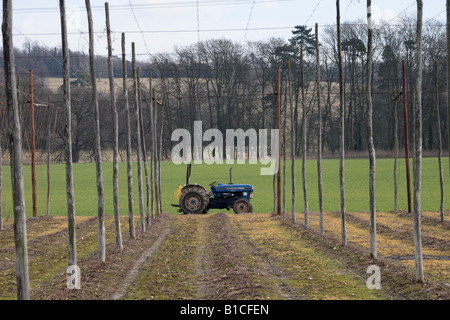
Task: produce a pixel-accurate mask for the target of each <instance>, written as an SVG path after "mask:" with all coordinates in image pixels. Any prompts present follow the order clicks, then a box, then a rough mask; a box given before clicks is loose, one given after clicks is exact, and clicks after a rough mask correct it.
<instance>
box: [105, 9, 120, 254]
mask: <svg viewBox="0 0 450 320" xmlns="http://www.w3.org/2000/svg"><path fill="white" fill-rule="evenodd" d="M105 14H106V36H107V41H108V75H109V94H110V98H109V99H110V102H111V113H112V118H113V136H114V137H113V150H114V151H113V205H114V227H115V232H116V245H117V248H119V249H120V250H122V249H123V244H122V231H121V228H120V212H119V117H118V115H117V105H116V92H115V88H114V70H113V60H112V58H113V57H112V44H111V25H110V20H109V4H108V2H105Z"/></svg>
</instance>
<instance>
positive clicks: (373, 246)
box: [366, 0, 377, 258]
mask: <svg viewBox="0 0 450 320" xmlns="http://www.w3.org/2000/svg"><path fill="white" fill-rule="evenodd" d="M372 27H373V26H372V0H367V71H366V77H367V79H366V81H367V82H366V84H367V85H366V87H367V88H366V103H367V108H366V112H367V113H366V117H367V148H368V149H369V207H370V226H369V230H370V231H369V232H370V257H371V258H376V257H377V225H376V211H375V170H376V168H375V146H374V143H373V124H372V113H373V111H372V109H373V103H372V59H373V29H372Z"/></svg>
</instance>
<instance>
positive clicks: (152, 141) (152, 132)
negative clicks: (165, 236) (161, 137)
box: [148, 72, 156, 219]
mask: <svg viewBox="0 0 450 320" xmlns="http://www.w3.org/2000/svg"><path fill="white" fill-rule="evenodd" d="M148 78H149V96H150V103H149V110H150V145H151V151H150V155H151V156H150V209H151V219H153V218H154V217H155V205H154V203H155V200H154V199H155V196H154V195H155V185H154V181H156V178H155V173H154V170H153V167H154V165H155V130H154V128H153V125H154V121H153V115H154V112H153V99H154V96H153V88H152V73H151V72H150V74H149V76H148Z"/></svg>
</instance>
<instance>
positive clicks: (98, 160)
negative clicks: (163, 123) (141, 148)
mask: <svg viewBox="0 0 450 320" xmlns="http://www.w3.org/2000/svg"><path fill="white" fill-rule="evenodd" d="M85 1H86V11H87V17H88V26H89V69H90V72H91V86H92V107H93V112H94V121H95V125H94V127H95V145H94V150H95V165H96V176H97V197H98V261H99V262H105V259H106V242H105V199H104V195H103V175H102V153H101V152H102V150H101V145H100V113H99V107H98V93H97V83H96V79H95V59H94V24H93V21H92V11H91V2H90V0H85Z"/></svg>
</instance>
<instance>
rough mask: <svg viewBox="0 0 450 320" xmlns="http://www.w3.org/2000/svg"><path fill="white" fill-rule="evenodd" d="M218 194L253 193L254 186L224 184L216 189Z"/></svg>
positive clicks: (220, 184)
mask: <svg viewBox="0 0 450 320" xmlns="http://www.w3.org/2000/svg"><path fill="white" fill-rule="evenodd" d="M214 189H215V191H216V192H243V191H247V192H253V186H252V185H250V184H222V183H219V184H218V185H217V186H216V187H214Z"/></svg>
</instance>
